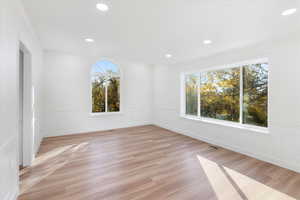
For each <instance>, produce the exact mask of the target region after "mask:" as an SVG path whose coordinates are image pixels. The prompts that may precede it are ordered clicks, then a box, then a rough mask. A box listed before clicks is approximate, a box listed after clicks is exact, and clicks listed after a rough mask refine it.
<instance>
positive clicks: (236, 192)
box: [197, 155, 296, 200]
mask: <svg viewBox="0 0 300 200" xmlns="http://www.w3.org/2000/svg"><path fill="white" fill-rule="evenodd" d="M197 158H198V160H199V162H200V164H201V167H202V168H203V170H204V171H205V173H206V176H207V178H208V180H209V182H210V184H211V186H212V188H213V190H214V192H215V194H216V196H217V198H218V199H219V200H228V199H230V200H235V199H239V200H240V199H242V200H296V199H295V198H293V197H290V196H288V195H286V194H284V193H282V192H280V191H278V190H275V189H273V188H271V187H269V186H266V185H264V184H262V183H260V182H258V181H256V180H254V179H252V178H250V177H248V176H245V175H243V174H241V173H239V172H237V171H235V170H232V169H230V168H227V167H224V166H222V165H219V164H217V163H215V162H213V161H210V160H208V159H206V158H203V157H201V156H199V155H197Z"/></svg>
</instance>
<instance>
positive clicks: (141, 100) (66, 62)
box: [42, 51, 152, 136]
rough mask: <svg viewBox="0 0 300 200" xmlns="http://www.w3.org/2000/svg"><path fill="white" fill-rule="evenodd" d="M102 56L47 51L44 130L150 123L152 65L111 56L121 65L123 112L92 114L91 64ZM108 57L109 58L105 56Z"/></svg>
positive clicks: (62, 131)
mask: <svg viewBox="0 0 300 200" xmlns="http://www.w3.org/2000/svg"><path fill="white" fill-rule="evenodd" d="M100 60H101V57H99V58H94V57H93V58H90V57H81V56H75V55H70V54H66V53H62V52H56V51H46V52H45V53H44V61H45V69H46V71H45V74H44V78H43V79H44V105H45V106H44V108H43V117H42V119H43V120H42V121H43V122H42V131H43V132H44V135H45V136H57V135H66V134H74V133H82V132H89V131H99V130H107V129H115V128H122V127H129V126H138V125H144V124H149V123H151V119H152V118H151V111H152V109H151V108H152V68H151V67H149V66H147V65H144V64H138V63H130V62H122V61H117V60H112V62H114V63H115V64H117V65H118V66H119V67H120V69H121V113H113V114H100V115H97V116H92V115H91V108H92V107H91V106H92V103H91V102H92V100H91V83H90V78H91V77H90V71H91V66H92V65H93V64H95V63H96V62H97V61H100ZM106 60H107V59H106Z"/></svg>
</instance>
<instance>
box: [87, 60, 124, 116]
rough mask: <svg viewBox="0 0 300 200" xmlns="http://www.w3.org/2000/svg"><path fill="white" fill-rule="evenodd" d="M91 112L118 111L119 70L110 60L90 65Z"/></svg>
mask: <svg viewBox="0 0 300 200" xmlns="http://www.w3.org/2000/svg"><path fill="white" fill-rule="evenodd" d="M91 82H92V103H93V105H92V112H93V113H105V112H119V111H120V70H119V68H118V66H117V65H115V64H114V63H112V62H110V61H106V60H103V61H99V62H97V63H96V64H94V65H93V66H92V71H91Z"/></svg>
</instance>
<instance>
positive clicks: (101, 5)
mask: <svg viewBox="0 0 300 200" xmlns="http://www.w3.org/2000/svg"><path fill="white" fill-rule="evenodd" d="M96 7H97V9H98V10H100V11H102V12H106V11H108V10H109V7H108V5H107V4H105V3H98V4H97V5H96Z"/></svg>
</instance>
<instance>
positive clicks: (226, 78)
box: [185, 62, 268, 127]
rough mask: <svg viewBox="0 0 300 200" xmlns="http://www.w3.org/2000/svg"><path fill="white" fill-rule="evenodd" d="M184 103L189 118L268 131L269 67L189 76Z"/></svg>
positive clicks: (254, 66) (245, 67) (254, 67)
mask: <svg viewBox="0 0 300 200" xmlns="http://www.w3.org/2000/svg"><path fill="white" fill-rule="evenodd" d="M185 99H186V100H185V114H186V115H194V116H198V117H204V118H212V119H218V120H225V121H231V122H239V123H242V124H248V125H255V126H260V127H268V63H267V62H261V63H256V64H249V65H242V66H239V67H234V68H226V69H221V70H215V71H206V72H201V73H193V74H188V75H186V76H185ZM198 109H200V110H199V111H198Z"/></svg>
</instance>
